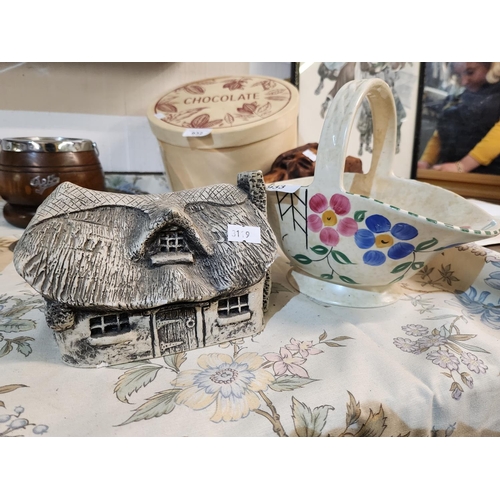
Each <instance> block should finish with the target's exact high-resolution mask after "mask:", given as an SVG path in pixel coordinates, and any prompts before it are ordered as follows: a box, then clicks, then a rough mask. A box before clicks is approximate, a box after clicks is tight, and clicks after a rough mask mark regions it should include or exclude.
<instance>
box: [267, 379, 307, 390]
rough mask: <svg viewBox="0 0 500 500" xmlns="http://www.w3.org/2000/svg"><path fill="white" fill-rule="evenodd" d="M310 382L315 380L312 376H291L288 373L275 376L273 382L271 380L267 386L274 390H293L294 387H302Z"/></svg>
mask: <svg viewBox="0 0 500 500" xmlns="http://www.w3.org/2000/svg"><path fill="white" fill-rule="evenodd" d="M311 382H316V380H314V379H312V378H302V377H291V376H290V375H283V376H281V377H276V378H275V379H274V382H272V383H271V384H270V385H269V387H270V388H271V389H272V390H273V391H276V392H283V391H293V390H294V389H299V388H300V387H304V386H305V385H307V384H310V383H311Z"/></svg>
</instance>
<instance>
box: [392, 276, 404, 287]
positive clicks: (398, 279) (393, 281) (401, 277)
mask: <svg viewBox="0 0 500 500" xmlns="http://www.w3.org/2000/svg"><path fill="white" fill-rule="evenodd" d="M404 277H405V276H404V274H402V275H401V276H398V277H397V278H396V279H395V280H392V281H391V282H390V283H389V284H390V285H392V283H397V282H398V281H401V280H402V279H403V278H404Z"/></svg>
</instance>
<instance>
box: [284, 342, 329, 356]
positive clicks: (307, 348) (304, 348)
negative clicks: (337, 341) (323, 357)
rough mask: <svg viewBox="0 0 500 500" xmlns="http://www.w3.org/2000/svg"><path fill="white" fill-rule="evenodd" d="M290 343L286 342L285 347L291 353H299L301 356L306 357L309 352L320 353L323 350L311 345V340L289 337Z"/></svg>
mask: <svg viewBox="0 0 500 500" xmlns="http://www.w3.org/2000/svg"><path fill="white" fill-rule="evenodd" d="M290 342H291V344H287V345H286V346H285V347H286V348H287V349H288V350H289V351H290V352H291V353H292V354H293V353H296V352H297V353H299V354H300V356H302V357H303V358H307V356H309V354H321V353H322V352H323V351H321V350H320V349H316V348H315V347H313V342H312V340H304V341H302V342H301V341H300V340H295V339H290Z"/></svg>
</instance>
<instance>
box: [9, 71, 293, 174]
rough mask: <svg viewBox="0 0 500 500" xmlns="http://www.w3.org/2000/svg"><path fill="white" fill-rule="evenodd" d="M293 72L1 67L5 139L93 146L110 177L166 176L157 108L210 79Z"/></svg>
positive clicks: (282, 75) (284, 74) (284, 76)
mask: <svg viewBox="0 0 500 500" xmlns="http://www.w3.org/2000/svg"><path fill="white" fill-rule="evenodd" d="M290 72H291V64H290V63H288V62H282V63H279V62H253V63H252V62H235V63H0V138H5V137H26V136H66V137H80V138H86V139H91V140H93V141H95V142H96V143H97V146H98V148H99V151H100V161H101V164H102V166H103V168H104V170H105V171H106V172H126V173H128V172H144V173H145V172H163V171H164V169H163V163H162V160H161V156H160V151H159V147H158V144H157V141H156V138H155V137H154V135H153V133H152V132H151V129H150V127H149V123H148V121H147V118H146V110H147V107H148V106H149V105H150V104H151V103H153V102H156V101H157V100H158V98H159V97H161V96H162V95H163V94H165V93H167V92H168V91H169V90H171V89H173V88H175V87H176V86H178V85H180V84H184V83H188V82H191V81H196V80H199V79H203V78H208V77H212V76H221V75H245V74H260V75H269V76H275V77H278V78H283V79H285V78H289V77H290Z"/></svg>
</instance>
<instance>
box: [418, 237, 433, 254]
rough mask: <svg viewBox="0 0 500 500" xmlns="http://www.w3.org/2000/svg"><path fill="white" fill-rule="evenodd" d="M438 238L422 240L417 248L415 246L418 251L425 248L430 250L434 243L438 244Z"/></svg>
mask: <svg viewBox="0 0 500 500" xmlns="http://www.w3.org/2000/svg"><path fill="white" fill-rule="evenodd" d="M437 243H438V240H437V239H436V238H432V239H431V240H427V241H422V243H419V244H418V245H417V248H415V251H416V252H422V251H423V250H428V249H429V248H432V247H433V246H434V245H437Z"/></svg>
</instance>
